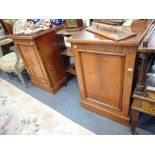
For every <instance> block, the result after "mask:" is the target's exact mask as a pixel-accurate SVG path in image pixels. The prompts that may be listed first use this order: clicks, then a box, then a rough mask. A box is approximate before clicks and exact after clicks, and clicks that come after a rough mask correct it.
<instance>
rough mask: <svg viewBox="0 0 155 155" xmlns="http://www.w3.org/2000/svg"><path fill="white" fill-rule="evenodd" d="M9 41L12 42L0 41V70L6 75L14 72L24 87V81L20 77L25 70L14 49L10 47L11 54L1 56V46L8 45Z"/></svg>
mask: <svg viewBox="0 0 155 155" xmlns="http://www.w3.org/2000/svg"><path fill="white" fill-rule="evenodd" d="M10 41H12V40H11V39H7V40H6V39H4V40H1V41H0V70H2V71H3V72H8V73H12V72H15V73H16V74H17V75H18V77H19V79H20V80H21V82H22V83H23V84H24V85H25V81H24V78H23V75H22V71H23V70H24V69H25V66H24V63H23V61H22V59H21V57H20V55H19V53H18V51H17V49H16V47H15V46H13V47H11V48H10V50H11V51H13V52H11V53H9V54H6V55H4V56H3V51H2V49H1V46H2V45H5V44H7V43H9V42H10Z"/></svg>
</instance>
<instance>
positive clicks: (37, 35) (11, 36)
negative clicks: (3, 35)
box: [9, 25, 64, 39]
mask: <svg viewBox="0 0 155 155" xmlns="http://www.w3.org/2000/svg"><path fill="white" fill-rule="evenodd" d="M63 27H64V25H60V26H55V27H53V28H50V29H48V30H45V31H41V32H38V33H36V34H32V35H24V34H21V35H10V36H9V37H10V38H12V39H35V38H38V37H40V36H43V35H46V34H49V33H51V32H54V31H57V30H59V29H61V28H63Z"/></svg>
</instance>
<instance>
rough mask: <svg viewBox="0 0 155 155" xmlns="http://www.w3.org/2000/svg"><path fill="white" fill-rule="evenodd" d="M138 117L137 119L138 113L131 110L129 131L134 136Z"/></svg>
mask: <svg viewBox="0 0 155 155" xmlns="http://www.w3.org/2000/svg"><path fill="white" fill-rule="evenodd" d="M138 117H139V111H137V110H132V114H131V129H130V130H131V133H132V134H135V130H136V125H137V121H138Z"/></svg>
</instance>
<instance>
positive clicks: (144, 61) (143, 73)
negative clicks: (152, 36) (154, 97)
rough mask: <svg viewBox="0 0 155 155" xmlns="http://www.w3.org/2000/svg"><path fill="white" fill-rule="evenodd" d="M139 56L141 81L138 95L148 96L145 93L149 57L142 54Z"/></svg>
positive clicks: (137, 89)
mask: <svg viewBox="0 0 155 155" xmlns="http://www.w3.org/2000/svg"><path fill="white" fill-rule="evenodd" d="M139 56H140V58H141V70H140V76H139V81H138V84H137V88H136V94H138V95H142V96H147V94H146V92H145V87H146V84H145V80H146V73H147V69H148V58H149V55H148V54H145V53H141V54H140V55H139Z"/></svg>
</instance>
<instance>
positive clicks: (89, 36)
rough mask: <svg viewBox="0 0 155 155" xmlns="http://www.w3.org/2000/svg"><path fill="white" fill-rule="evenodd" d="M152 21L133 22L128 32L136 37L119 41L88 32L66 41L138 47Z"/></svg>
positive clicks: (84, 31) (80, 33) (85, 31)
mask: <svg viewBox="0 0 155 155" xmlns="http://www.w3.org/2000/svg"><path fill="white" fill-rule="evenodd" d="M151 24H152V20H135V21H134V22H133V23H132V25H131V27H129V28H128V29H129V31H132V32H135V33H136V35H135V36H132V37H129V38H126V39H124V40H121V41H118V42H116V41H113V40H111V39H108V38H106V37H103V36H101V35H98V34H95V33H92V32H89V31H87V30H83V31H80V32H79V33H77V34H75V35H73V36H71V37H70V38H69V39H68V41H69V42H71V43H87V44H88V43H92V44H93V43H95V44H111V45H122V46H138V45H139V44H140V42H141V40H142V39H143V38H144V36H145V35H146V33H147V31H148V29H149V27H150V25H151Z"/></svg>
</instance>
